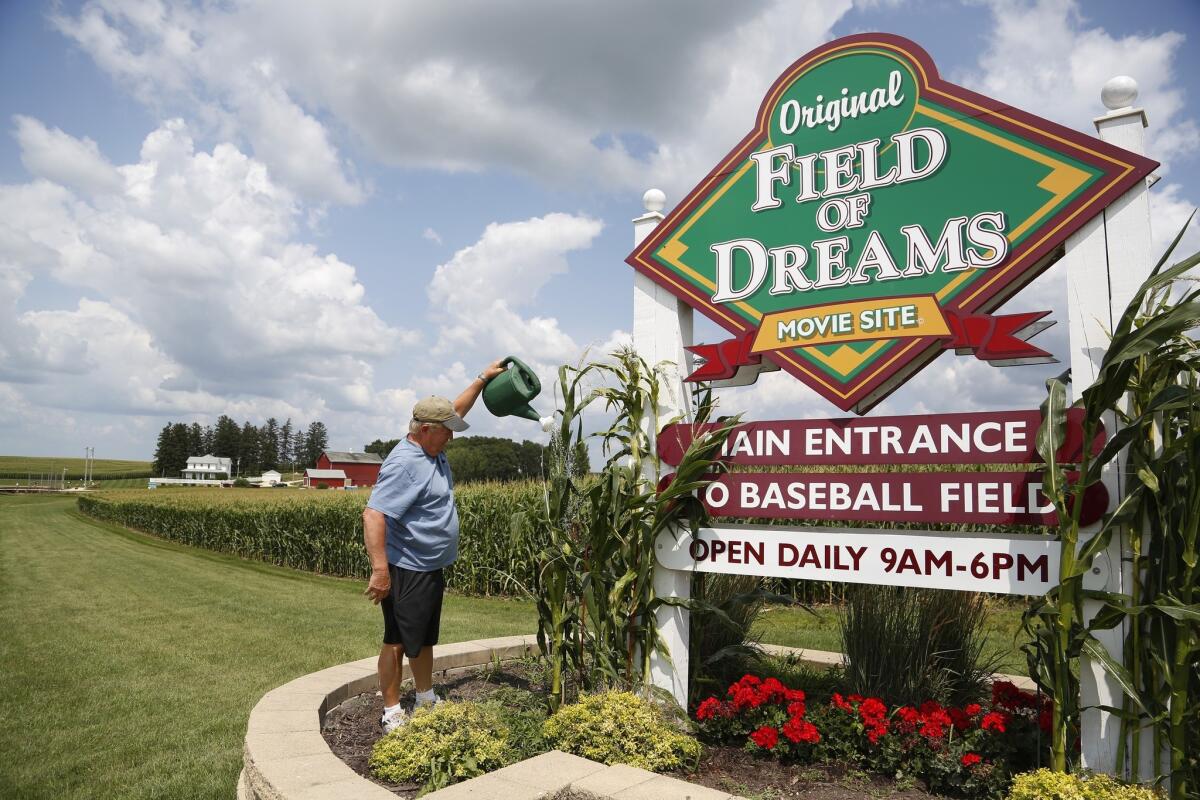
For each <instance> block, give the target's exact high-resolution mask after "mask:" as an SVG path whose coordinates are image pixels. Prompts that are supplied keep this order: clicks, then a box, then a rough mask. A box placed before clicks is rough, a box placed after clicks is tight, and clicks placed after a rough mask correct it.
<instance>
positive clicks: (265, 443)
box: [258, 417, 279, 470]
mask: <svg viewBox="0 0 1200 800" xmlns="http://www.w3.org/2000/svg"><path fill="white" fill-rule="evenodd" d="M260 433H261V436H260V437H259V442H258V447H259V453H260V455H261V461H262V468H263V470H268V469H277V468H278V467H279V422H278V420H276V419H275V418H274V417H270V418H269V419H267V423H266V425H264V426H263V427H262V429H261V431H260Z"/></svg>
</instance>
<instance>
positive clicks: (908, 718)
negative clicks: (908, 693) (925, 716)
mask: <svg viewBox="0 0 1200 800" xmlns="http://www.w3.org/2000/svg"><path fill="white" fill-rule="evenodd" d="M896 718H897V719H899V720H900V730H901V732H903V733H912V731H914V730H915V729H916V727H917V723H918V722H920V721H921V712H920V711H917V710H916V709H915V708H913V707H912V706H901V707H900V708H898V709H896Z"/></svg>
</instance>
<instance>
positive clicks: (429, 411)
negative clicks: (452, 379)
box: [413, 397, 471, 433]
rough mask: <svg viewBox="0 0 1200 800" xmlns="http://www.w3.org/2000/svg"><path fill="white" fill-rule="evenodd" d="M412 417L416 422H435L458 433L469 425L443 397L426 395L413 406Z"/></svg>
mask: <svg viewBox="0 0 1200 800" xmlns="http://www.w3.org/2000/svg"><path fill="white" fill-rule="evenodd" d="M413 419H415V420H416V421H417V422H436V423H439V424H441V425H445V426H446V427H447V428H449V429H450V430H452V431H454V432H455V433H458V432H459V431H465V430H466V429H467V428H469V427H471V426H470V425H468V424H467V423H466V421H465V420H464V419H463V418H462V417H460V416H459V415H458V414H455V413H454V405H453V404H452V403H451V402H450V401H449V400H447V399H446V398H444V397H426V398H425V399H424V400H422V401H421V402H419V403H417V404H416V405H415V406H413Z"/></svg>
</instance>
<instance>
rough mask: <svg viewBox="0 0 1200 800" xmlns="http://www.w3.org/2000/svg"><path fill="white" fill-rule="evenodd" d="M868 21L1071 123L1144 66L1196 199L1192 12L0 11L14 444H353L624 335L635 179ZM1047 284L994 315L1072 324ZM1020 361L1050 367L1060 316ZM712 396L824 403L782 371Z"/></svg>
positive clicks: (271, 4) (911, 389)
mask: <svg viewBox="0 0 1200 800" xmlns="http://www.w3.org/2000/svg"><path fill="white" fill-rule="evenodd" d="M870 30H877V31H887V32H891V33H896V34H899V35H902V36H906V37H908V38H910V39H913V40H914V41H916V42H917V43H919V44H920V45H921V46H922V47H924V48H925V49H926V50H927V51H928V52H929V53H930V54H931V55H932V57H933V58H934V60H935V62H936V63H937V65H938V67H939V69H940V71H941V72H942V74H943V75H944V76H946V77H948V78H949V79H951V80H953V81H955V82H957V83H960V84H962V85H965V86H967V87H969V88H972V89H974V90H976V91H979V92H981V93H983V94H988V95H991V96H993V97H997V98H999V99H1002V100H1005V101H1007V102H1010V103H1012V104H1014V105H1016V106H1019V107H1022V108H1025V109H1027V110H1029V111H1032V112H1033V113H1037V114H1040V115H1043V116H1046V117H1049V118H1050V119H1053V120H1055V121H1057V122H1060V123H1062V124H1065V125H1069V126H1071V127H1075V128H1078V129H1080V130H1084V131H1086V132H1088V133H1093V132H1094V131H1093V129H1092V126H1091V119H1092V118H1093V117H1094V116H1097V115H1099V114H1101V113H1103V111H1104V109H1103V107H1102V106H1101V105H1100V103H1099V92H1100V88H1101V86H1102V85H1103V83H1104V81H1105V80H1107V79H1108V78H1109V77H1111V76H1113V75H1117V74H1129V75H1132V76H1133V77H1135V78H1136V79H1137V80H1138V82H1139V84H1140V87H1141V95H1140V97H1139V101H1138V102H1139V104H1140V105H1142V106H1144V107H1145V109H1146V111H1147V113H1148V115H1149V119H1150V128H1149V129H1148V131H1147V137H1148V154H1149V155H1150V156H1151V157H1153V158H1155V159H1156V160H1159V161H1161V162H1163V167H1162V168H1161V169H1160V171H1159V174H1160V175H1161V176H1162V180H1161V181H1160V182H1159V184H1158V185H1157V186H1156V187H1155V190H1154V193H1153V194H1154V198H1153V204H1154V224H1155V238H1156V240H1159V241H1163V240H1166V239H1168V238H1169V237H1170V235H1171V234H1173V233H1174V232H1175V231H1176V230H1177V229H1178V227H1179V225H1180V224H1182V221H1183V219H1184V218H1185V217H1186V215H1187V213H1188V212H1189V211H1190V210H1191V208H1192V207H1193V206H1194V205H1195V203H1196V201H1197V199H1200V180H1198V179H1200V132H1198V128H1197V117H1198V116H1200V114H1197V111H1196V109H1197V105H1196V103H1197V97H1200V85H1198V82H1200V78H1198V77H1197V76H1200V55H1198V52H1200V51H1198V49H1197V47H1196V39H1197V38H1198V36H1200V4H1197V3H1195V2H1194V1H1185V0H1178V1H1177V2H1171V1H1164V2H1158V1H1157V0H1152V1H1151V2H1145V3H1140V4H1130V3H1127V2H1087V3H1069V2H1051V1H1050V0H1046V1H1045V2H1037V3H1034V2H1021V1H1019V0H1014V1H1012V2H1008V1H1004V0H991V1H987V0H980V1H979V2H969V3H958V2H858V3H856V2H851V1H850V0H829V1H828V2H805V3H798V2H748V3H738V4H731V3H723V2H695V3H657V4H644V3H636V4H635V3H624V2H611V3H591V4H586V3H579V4H570V3H560V2H552V1H551V0H546V2H528V3H519V4H518V3H514V4H497V3H491V2H482V1H481V2H467V3H440V4H429V3H407V2H396V3H387V4H379V3H374V2H346V0H338V2H317V1H316V0H314V1H313V2H306V3H303V4H296V3H294V2H284V0H263V2H230V3H219V4H211V3H204V4H188V3H158V2H119V0H104V1H103V2H85V3H77V2H62V3H39V2H28V3H4V4H0V70H2V74H3V75H4V76H5V79H4V81H3V82H2V83H0V111H2V112H3V113H2V115H0V118H2V119H3V121H4V124H3V128H2V132H0V402H2V403H3V407H4V409H5V413H4V414H3V415H0V453H11V454H28V455H79V454H81V453H82V450H83V447H84V446H88V445H90V446H94V447H95V448H96V452H97V454H98V455H99V456H106V457H114V458H117V457H129V458H138V457H149V456H150V454H151V452H152V449H153V445H154V439H155V436H156V434H157V431H158V430H159V429H160V428H161V427H162V425H163V424H164V423H166V422H167V421H185V422H191V421H193V420H195V421H199V422H201V423H202V424H204V423H208V422H211V421H212V420H214V419H215V418H216V417H217V416H218V415H219V414H222V413H225V414H230V415H231V416H233V417H234V418H236V419H238V420H243V419H250V420H252V421H255V422H261V421H263V420H264V419H265V418H266V417H268V416H275V417H277V418H279V419H281V420H282V419H284V418H286V417H291V418H292V419H293V421H294V422H301V423H306V422H308V421H310V420H312V419H317V418H319V419H321V420H323V421H324V422H325V423H326V425H327V426H328V427H329V429H330V432H331V444H332V445H333V446H335V447H338V448H344V449H349V448H360V447H362V445H363V444H364V443H366V442H369V441H371V440H372V439H374V438H377V437H382V438H389V437H392V436H396V435H399V432H400V431H401V430H402V428H403V425H404V423H405V421H406V420H407V417H408V414H409V411H410V409H411V407H412V404H413V402H414V401H415V400H416V399H417V398H418V397H419V396H421V395H424V394H427V393H430V392H437V393H441V394H448V395H451V396H453V395H454V394H456V393H457V391H459V390H460V389H461V388H462V386H463V385H464V384H465V383H466V381H467V380H468V379H469V378H470V376H472V375H474V374H475V372H477V371H478V370H479V368H480V367H482V366H483V365H484V364H486V363H487V362H488V361H490V360H491V359H492V358H494V357H498V356H502V355H506V354H508V353H510V352H511V353H515V354H517V355H519V356H522V357H523V358H525V359H526V360H528V361H530V362H532V363H534V364H535V365H536V366H537V368H538V369H539V371H540V372H541V373H542V375H543V377H544V378H549V377H550V376H551V374H552V373H553V370H554V368H555V367H556V365H558V364H561V363H566V362H574V361H576V360H577V359H578V358H579V356H580V354H581V353H582V352H583V350H584V349H585V348H587V347H591V348H594V349H600V350H603V349H605V348H609V347H612V346H614V345H616V344H618V343H621V342H623V341H625V340H626V339H627V335H628V334H627V332H628V331H629V329H630V326H631V311H632V310H631V295H632V293H631V287H632V281H633V276H632V270H630V268H629V267H628V266H626V265H625V264H624V262H623V259H624V258H625V256H626V255H627V254H628V252H629V250H630V249H631V243H632V242H631V237H632V231H631V226H630V224H629V222H630V220H631V219H632V218H633V217H634V216H636V215H637V214H639V213H640V212H641V196H642V193H643V191H644V190H645V189H647V188H650V187H652V186H654V187H658V188H661V189H663V190H664V191H665V192H666V193H667V196H668V204H671V203H673V202H676V201H678V200H679V199H680V198H681V197H682V196H683V195H684V194H685V193H686V191H687V190H688V189H689V188H690V187H691V186H692V185H693V184H694V183H695V182H696V181H698V180H699V179H700V178H701V177H702V176H703V175H704V174H705V173H706V172H707V170H708V169H709V168H710V167H711V166H712V164H713V163H715V162H716V160H717V159H718V158H720V157H721V156H722V155H724V154H725V153H726V152H727V151H728V149H729V148H730V147H731V146H732V145H733V144H735V143H736V142H737V141H738V140H739V139H740V138H741V136H742V135H743V134H744V133H745V131H746V130H747V129H748V128H749V127H750V124H751V122H752V118H753V114H754V112H755V110H756V109H757V106H758V103H759V101H760V100H761V97H762V94H763V93H764V91H765V90H766V88H767V87H768V86H769V85H770V84H771V83H772V82H773V80H774V79H775V78H776V77H777V76H778V75H779V73H780V72H782V70H783V69H784V68H785V67H787V66H788V65H789V64H790V63H791V62H792V61H794V60H795V59H797V58H799V57H800V56H802V55H803V54H804V53H805V52H807V51H808V50H810V49H812V48H813V47H815V46H816V45H818V44H820V43H821V42H824V41H827V40H829V39H831V38H836V37H838V36H843V35H847V34H850V33H856V32H861V31H870ZM1197 241H1198V240H1197V237H1196V236H1195V235H1193V236H1192V237H1191V239H1190V242H1191V243H1193V244H1195V243H1196V242H1197ZM1060 272H1061V271H1060V270H1056V269H1051V270H1050V271H1048V272H1047V273H1046V274H1045V275H1044V276H1042V277H1041V278H1039V279H1038V280H1037V281H1036V282H1035V283H1034V284H1033V285H1031V286H1030V287H1029V288H1028V289H1026V290H1025V291H1024V292H1022V293H1021V294H1020V295H1019V296H1018V297H1017V298H1015V299H1014V300H1013V301H1011V302H1010V303H1009V304H1008V305H1007V306H1006V307H1005V308H1006V310H1009V309H1012V310H1020V309H1035V308H1036V309H1042V308H1053V309H1055V316H1056V317H1057V318H1058V319H1059V320H1060V321H1061V320H1063V319H1064V318H1065V317H1064V307H1065V302H1064V300H1063V295H1064V288H1063V287H1064V285H1065V281H1064V279H1063V276H1062V275H1061V274H1059V273H1060ZM723 336H724V334H723V333H722V332H719V331H717V330H716V329H715V328H713V327H712V326H711V325H710V324H708V323H706V322H699V321H698V338H699V339H701V340H705V341H712V340H716V339H719V338H723ZM1036 341H1038V342H1039V344H1041V345H1042V346H1044V347H1047V348H1048V349H1051V350H1052V351H1054V352H1056V353H1057V354H1059V356H1060V358H1064V359H1065V324H1060V325H1057V326H1055V328H1052V329H1051V330H1050V331H1047V332H1046V333H1044V334H1042V336H1041V337H1039V339H1038V340H1036ZM1060 369H1061V366H1057V367H1054V366H1051V367H1045V366H1043V367H1021V368H1013V369H996V368H992V367H988V366H986V365H984V364H983V363H982V362H977V361H974V360H972V359H965V358H956V357H955V356H953V355H951V354H946V355H943V356H941V357H939V359H938V360H937V361H935V362H934V363H933V364H931V365H930V366H929V367H928V368H926V369H925V370H924V371H923V372H922V373H920V374H919V375H918V376H917V377H916V378H915V379H914V380H912V381H911V382H910V383H909V384H907V385H906V386H905V387H904V388H902V389H901V390H899V391H898V392H897V393H896V394H894V395H893V396H892V397H891V398H889V399H888V401H887V402H886V403H885V404H884V405H883V406H881V407H880V409H879V411H881V412H891V413H924V412H939V411H952V410H973V409H989V408H990V409H998V408H1021V407H1029V406H1032V405H1036V404H1037V402H1038V401H1039V398H1040V393H1041V387H1042V382H1043V381H1044V379H1045V378H1046V377H1047V376H1048V375H1050V374H1053V373H1055V372H1056V371H1057V370H1060ZM721 399H722V404H723V405H724V406H725V408H726V409H727V410H728V411H729V412H730V413H732V412H739V411H740V412H745V413H746V414H747V416H748V417H750V418H757V419H766V418H789V417H801V416H803V417H813V416H840V415H841V414H840V413H839V412H838V411H837V409H835V408H834V407H833V406H831V405H829V404H828V403H826V402H825V401H824V400H822V399H821V398H819V397H818V396H817V395H815V394H814V393H812V392H811V391H809V390H807V389H806V388H805V387H804V386H803V385H802V384H800V383H799V382H797V381H795V380H794V379H792V378H790V377H787V376H786V375H783V374H781V373H777V374H773V375H768V376H765V377H764V378H763V379H762V380H760V382H759V383H758V384H757V385H756V386H754V387H752V388H747V389H739V390H730V391H726V392H725V393H723V395H722V398H721ZM538 406H539V408H540V410H542V411H546V410H548V408H549V398H548V397H547V398H543V400H542V401H541V402H540V403H539V404H538ZM471 421H472V423H473V432H477V433H483V434H494V435H507V436H513V437H516V438H535V439H536V438H539V437H541V435H542V434H541V432H540V430H538V429H537V427H536V426H535V425H533V424H531V423H529V422H527V421H523V420H512V419H495V418H492V417H490V416H489V415H487V413H486V411H483V410H482V409H480V410H477V411H476V412H475V413H474V414H472V416H471Z"/></svg>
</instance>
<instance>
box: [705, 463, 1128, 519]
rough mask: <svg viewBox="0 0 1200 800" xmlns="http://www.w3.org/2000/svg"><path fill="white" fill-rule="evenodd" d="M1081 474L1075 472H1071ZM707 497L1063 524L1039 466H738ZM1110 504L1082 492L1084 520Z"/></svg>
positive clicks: (732, 509)
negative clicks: (768, 469) (794, 469)
mask: <svg viewBox="0 0 1200 800" xmlns="http://www.w3.org/2000/svg"><path fill="white" fill-rule="evenodd" d="M1074 477H1075V476H1071V479H1072V480H1073V479H1074ZM706 480H709V481H711V482H710V483H708V485H707V487H706V488H705V489H704V492H703V493H702V494H701V496H700V497H701V501H702V502H703V503H704V507H705V508H706V509H707V510H708V513H709V514H712V515H713V516H718V517H743V518H745V517H752V518H763V519H815V520H846V521H852V522H926V523H929V522H936V523H943V524H945V523H966V524H972V525H1057V524H1058V522H1059V520H1058V514H1057V513H1056V512H1055V510H1054V506H1053V505H1052V504H1051V503H1050V501H1049V500H1048V499H1047V498H1046V496H1045V494H1044V493H1043V492H1042V476H1041V473H1038V472H902V473H893V472H878V473H862V472H855V473H844V472H841V473H839V472H801V473H790V472H785V473H753V472H732V473H726V474H724V475H708V476H706ZM1107 510H1108V489H1106V488H1105V486H1104V484H1102V483H1096V484H1093V485H1092V486H1089V487H1088V488H1087V490H1086V491H1085V492H1084V497H1083V508H1082V509H1080V523H1081V524H1083V525H1091V524H1092V523H1093V522H1096V521H1097V520H1099V519H1100V518H1101V517H1102V516H1104V512H1106V511H1107Z"/></svg>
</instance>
